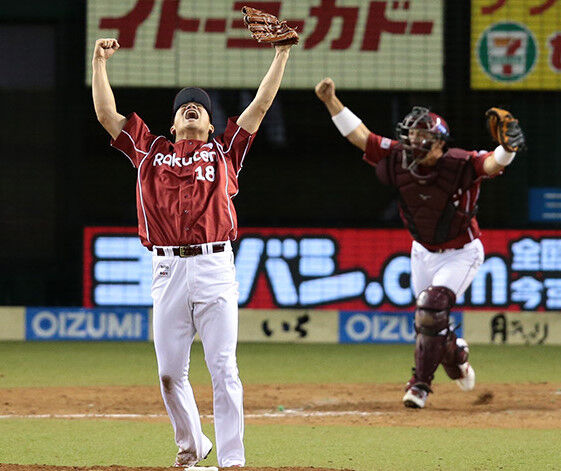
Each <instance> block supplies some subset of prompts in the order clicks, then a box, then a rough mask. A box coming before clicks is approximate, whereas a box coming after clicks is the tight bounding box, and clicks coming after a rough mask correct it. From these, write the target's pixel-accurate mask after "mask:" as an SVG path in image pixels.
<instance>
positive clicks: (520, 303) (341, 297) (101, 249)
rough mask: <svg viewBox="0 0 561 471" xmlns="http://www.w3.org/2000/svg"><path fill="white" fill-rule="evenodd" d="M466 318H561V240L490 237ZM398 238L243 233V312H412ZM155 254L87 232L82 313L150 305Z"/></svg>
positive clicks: (513, 233)
mask: <svg viewBox="0 0 561 471" xmlns="http://www.w3.org/2000/svg"><path fill="white" fill-rule="evenodd" d="M482 242H483V245H484V247H485V255H486V257H485V262H484V263H483V265H482V266H481V267H480V269H479V271H478V273H477V275H476V276H475V278H474V281H473V283H472V285H471V287H470V288H469V289H468V290H467V291H466V293H465V295H464V296H462V297H460V298H459V299H458V304H459V305H460V306H465V307H466V308H469V309H501V310H531V311H536V310H561V231H555V230H549V231H538V230H533V231H526V230H488V231H485V232H484V234H483V237H482ZM410 248H411V238H410V236H409V234H408V233H407V232H406V231H405V230H402V229H329V228H320V229H318V228H313V229H308V228H244V229H240V231H239V239H238V240H237V241H236V242H235V244H234V250H235V252H236V271H237V279H238V282H239V292H240V299H239V303H240V306H241V307H248V308H260V309H270V308H285V309H286V308H299V309H300V308H313V309H340V310H397V311H402V310H404V309H409V308H411V307H412V305H413V302H414V297H413V293H412V291H411V286H410V274H411V268H410V258H409V252H410ZM150 283H151V253H150V252H148V251H147V250H146V249H145V248H144V247H142V245H141V244H140V242H139V241H138V238H137V237H136V229H135V228H132V227H131V228H126V227H113V228H109V227H95V228H86V230H85V232H84V305H85V306H100V305H112V306H118V305H135V306H144V305H150V304H151V299H150Z"/></svg>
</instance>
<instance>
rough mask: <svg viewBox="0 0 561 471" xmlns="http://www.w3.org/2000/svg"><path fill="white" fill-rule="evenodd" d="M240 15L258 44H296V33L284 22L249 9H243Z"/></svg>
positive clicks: (254, 9) (259, 11) (267, 14)
mask: <svg viewBox="0 0 561 471" xmlns="http://www.w3.org/2000/svg"><path fill="white" fill-rule="evenodd" d="M242 13H243V14H244V17H243V20H244V22H245V24H246V26H247V28H248V29H249V31H250V32H251V35H252V36H253V39H255V40H257V41H258V42H260V43H267V44H271V45H272V46H280V45H284V44H298V40H299V38H298V33H297V32H296V30H295V29H294V28H291V27H290V26H288V25H287V24H286V21H279V19H278V18H277V17H276V16H274V15H271V14H269V13H265V12H263V11H261V10H257V9H256V8H251V7H243V8H242Z"/></svg>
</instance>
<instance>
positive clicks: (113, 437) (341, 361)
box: [0, 342, 561, 471]
mask: <svg viewBox="0 0 561 471" xmlns="http://www.w3.org/2000/svg"><path fill="white" fill-rule="evenodd" d="M412 352H413V350H412V347H411V346H404V345H396V346H380V345H280V344H269V345H266V344H241V345H240V346H239V349H238V360H239V366H240V375H241V377H242V381H243V382H244V384H245V385H247V386H250V385H263V388H267V387H268V386H267V385H270V384H290V383H295V384H297V383H320V384H324V383H353V384H354V383H372V384H377V383H383V384H387V383H396V384H403V383H404V382H405V381H406V380H407V379H408V376H409V374H410V367H411V364H412ZM471 355H472V357H471V358H472V362H473V364H474V366H475V368H476V371H477V379H478V387H480V386H483V385H486V384H488V385H492V384H497V383H510V384H512V385H514V388H515V385H516V384H519V383H552V384H557V383H560V382H561V380H560V378H561V362H560V361H559V359H560V358H561V347H545V346H532V347H507V346H473V347H472V348H471ZM190 376H191V380H192V383H193V384H195V385H197V384H205V385H207V384H209V383H210V379H209V376H208V373H207V371H206V368H205V366H204V362H203V355H202V348H201V346H200V345H198V344H196V345H195V346H194V348H193V353H192V361H191V375H190ZM436 383H437V384H439V383H448V380H447V379H446V378H445V377H444V375H443V374H442V373H441V372H440V371H439V372H438V374H437V378H436ZM157 384H158V383H157V375H156V361H155V357H154V352H153V347H152V345H151V344H148V343H20V342H2V343H0V406H1V405H3V404H4V405H5V401H2V391H3V390H4V391H5V392H6V391H8V390H9V389H12V390H13V389H14V388H21V390H23V389H25V388H30V387H33V388H55V387H56V388H59V387H74V386H84V387H85V386H141V385H144V386H154V387H156V386H157ZM558 392H559V391H558ZM399 400H400V397H396V402H399ZM412 413H417V414H425V413H429V411H428V410H427V411H412ZM2 414H4V412H2V409H0V415H2ZM560 429H561V424H559V426H558V427H557V429H555V428H554V429H551V428H550V429H537V430H536V429H529V428H525V427H524V426H523V424H521V426H520V428H511V429H501V428H487V427H482V428H477V427H473V428H469V429H466V428H462V427H454V426H452V427H445V428H440V427H430V428H426V427H420V426H399V424H398V425H394V426H371V425H370V426H365V425H363V424H361V423H360V421H358V422H355V423H351V424H348V425H339V424H327V425H321V426H318V425H317V424H313V423H310V424H306V423H302V424H296V425H295V424H289V423H278V424H276V423H269V424H259V423H248V424H247V425H246V439H245V444H246V450H247V460H248V462H247V465H248V466H252V467H258V466H262V467H265V466H276V467H281V466H286V467H289V466H314V467H328V468H334V469H343V468H347V469H353V470H357V471H371V470H378V469H381V470H382V469H384V470H385V469H388V470H400V469H413V470H416V469H422V470H424V469H427V470H430V469H447V470H448V469H449V470H491V469H507V470H511V469H512V470H526V469H533V470H534V469H540V470H541V469H548V470H549V469H561V446H560V445H559V444H558V443H559V434H560ZM205 430H207V431H208V432H209V434H210V435H209V436H211V437H212V436H213V431H212V425H211V424H208V423H205ZM175 451H176V450H175V446H174V443H173V439H172V431H171V425H170V424H169V422H167V421H164V420H161V421H139V420H104V419H101V420H91V419H89V420H74V419H73V420H61V419H53V418H49V419H39V418H2V419H0V463H20V464H34V463H38V464H50V465H66V466H94V465H111V464H120V465H126V466H168V465H169V463H170V460H171V459H172V458H173V456H174V453H175ZM204 464H206V465H209V466H210V465H216V457H215V454H214V452H213V454H212V455H211V457H210V458H209V459H207V460H206V461H205V462H204Z"/></svg>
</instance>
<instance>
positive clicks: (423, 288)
mask: <svg viewBox="0 0 561 471" xmlns="http://www.w3.org/2000/svg"><path fill="white" fill-rule="evenodd" d="M315 92H316V95H317V96H318V98H319V99H320V100H321V101H322V102H323V103H324V104H325V106H326V107H327V109H328V111H329V113H330V114H331V117H332V120H333V122H334V124H335V126H336V127H337V129H338V130H339V131H340V132H341V134H342V135H343V136H345V137H346V138H347V139H348V140H349V141H350V142H351V143H352V144H354V145H355V146H356V147H358V148H360V149H361V150H362V151H364V157H363V158H364V160H365V161H366V162H368V163H369V164H371V165H373V166H375V167H376V175H377V176H378V178H379V179H380V180H381V181H382V182H383V183H385V184H389V185H391V186H394V187H396V188H397V190H398V192H399V199H400V215H401V218H402V220H403V223H404V224H405V227H406V228H407V229H408V230H409V232H410V233H411V236H412V237H413V239H414V240H413V244H412V248H411V283H412V287H413V291H414V293H415V297H416V311H415V330H416V332H417V336H416V345H415V368H414V369H413V376H412V377H411V379H410V380H409V381H408V382H407V385H406V388H405V395H404V396H403V403H404V405H405V406H406V407H415V408H422V407H424V406H425V402H426V400H427V396H428V394H429V393H430V392H432V390H431V382H432V380H433V378H434V372H435V371H436V369H437V368H438V365H439V364H442V366H443V367H444V370H445V371H446V374H447V375H448V376H449V377H450V378H451V379H453V380H456V383H457V384H458V386H459V387H460V389H462V390H464V391H470V390H472V389H473V388H474V386H475V372H474V370H473V368H472V367H471V365H470V364H469V362H468V361H467V360H468V352H469V350H468V345H467V343H466V342H465V340H464V339H462V338H458V337H457V336H456V334H455V333H454V332H453V330H451V328H450V325H449V314H450V309H452V307H453V306H454V304H455V302H456V299H457V297H458V296H461V295H462V294H463V293H464V291H465V290H466V289H467V288H468V286H469V285H470V283H471V281H472V280H473V278H474V276H475V274H476V272H477V270H478V268H479V266H480V265H481V263H483V258H484V254H483V246H482V244H481V241H480V240H479V236H480V231H479V226H478V224H477V220H476V219H475V214H476V211H477V198H478V196H479V187H480V184H481V180H482V179H483V178H488V177H494V176H496V175H498V174H499V173H501V172H502V170H503V169H504V168H505V167H506V166H507V165H509V164H510V163H511V162H512V160H513V159H514V157H515V153H516V151H517V150H519V149H521V148H522V147H523V146H524V135H523V133H522V130H521V129H520V126H519V125H518V121H517V120H515V119H514V118H513V117H512V116H511V115H510V113H508V112H507V111H505V110H501V109H498V108H491V109H490V110H489V111H488V112H487V115H486V116H487V119H488V125H489V129H490V131H491V134H492V135H493V137H494V138H495V140H497V141H498V142H500V143H501V145H499V146H498V147H497V148H496V149H495V150H494V151H491V152H483V151H482V152H476V151H472V152H469V151H466V150H462V149H457V148H449V147H448V146H447V141H448V140H449V137H450V130H449V129H448V125H447V124H446V121H444V119H442V117H440V116H438V115H437V114H435V113H432V112H430V111H429V110H428V109H426V108H422V107H418V106H415V107H413V109H412V111H411V112H410V113H409V114H408V115H407V116H405V118H404V119H403V121H401V122H400V123H398V124H397V128H396V136H397V140H392V139H388V138H386V137H381V136H378V135H376V134H374V133H373V132H371V131H370V130H369V129H368V128H367V127H366V126H365V125H364V124H363V123H362V121H361V120H360V119H359V118H358V117H357V116H356V115H354V114H353V113H352V111H350V110H349V109H348V108H346V107H344V106H343V104H342V103H341V101H340V100H339V99H338V98H337V96H336V95H335V84H334V82H333V80H331V79H330V78H326V79H323V80H322V81H321V82H319V83H318V84H317V85H316V88H315Z"/></svg>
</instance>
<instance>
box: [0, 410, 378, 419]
mask: <svg viewBox="0 0 561 471" xmlns="http://www.w3.org/2000/svg"><path fill="white" fill-rule="evenodd" d="M388 414H389V412H365V411H305V410H301V409H287V410H284V411H282V412H261V413H252V414H245V415H244V417H245V418H246V419H277V418H284V417H347V416H357V417H373V416H381V415H388ZM164 417H167V414H7V415H0V419H161V418H164ZM201 418H202V419H214V415H212V414H206V415H201Z"/></svg>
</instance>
